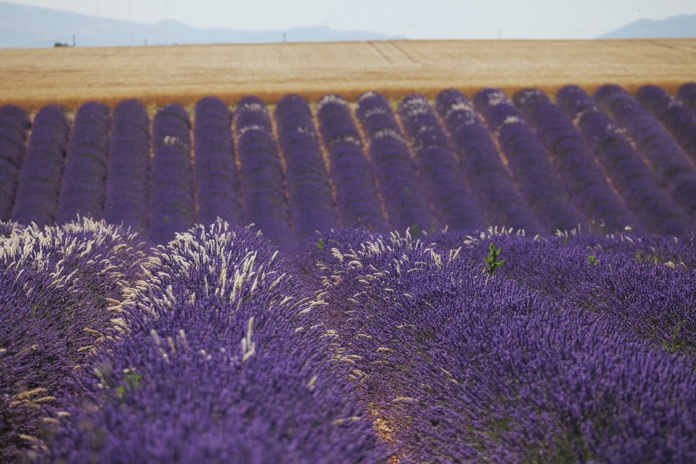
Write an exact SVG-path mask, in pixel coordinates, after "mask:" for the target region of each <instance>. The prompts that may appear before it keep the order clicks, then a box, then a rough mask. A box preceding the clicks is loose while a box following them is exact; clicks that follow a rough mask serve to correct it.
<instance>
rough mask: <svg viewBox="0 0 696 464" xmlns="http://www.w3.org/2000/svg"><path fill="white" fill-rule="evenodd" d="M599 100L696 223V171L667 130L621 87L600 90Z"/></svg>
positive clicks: (598, 90)
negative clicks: (624, 129)
mask: <svg viewBox="0 0 696 464" xmlns="http://www.w3.org/2000/svg"><path fill="white" fill-rule="evenodd" d="M595 98H596V100H597V102H598V103H599V105H600V106H601V107H602V108H603V109H605V110H606V111H609V112H611V114H612V116H613V117H614V118H615V119H616V121H617V122H618V123H619V124H621V125H622V126H623V127H625V128H626V129H627V132H628V134H629V135H630V137H631V139H632V140H633V141H634V143H635V145H636V147H637V148H638V150H639V151H640V152H641V153H642V154H643V155H644V156H645V157H646V158H647V160H648V161H649V163H650V165H651V167H652V169H653V170H654V171H655V173H656V174H657V178H658V179H659V181H660V183H661V184H662V185H663V186H664V187H665V189H666V190H667V192H668V193H669V195H670V198H671V199H672V201H673V202H674V204H675V205H677V206H678V207H680V208H682V209H683V210H684V211H685V212H686V214H687V215H688V216H690V217H691V219H692V221H693V220H696V168H694V165H693V163H691V161H690V160H689V159H688V157H687V156H686V154H684V152H683V151H682V149H681V148H680V147H679V145H678V144H677V143H675V141H674V139H673V138H672V137H671V136H670V135H669V133H668V132H667V131H666V130H665V128H664V127H663V126H662V125H661V124H660V122H659V121H658V120H657V119H656V118H655V117H654V116H653V115H651V114H650V113H649V112H648V111H647V110H646V109H645V108H643V107H642V106H641V105H640V104H639V103H638V102H637V101H636V100H635V99H634V98H633V96H631V94H629V93H628V92H627V91H626V90H624V89H623V88H621V87H620V86H618V85H611V84H606V85H603V86H601V87H599V88H598V89H597V90H596V92H595Z"/></svg>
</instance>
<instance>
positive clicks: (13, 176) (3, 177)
mask: <svg viewBox="0 0 696 464" xmlns="http://www.w3.org/2000/svg"><path fill="white" fill-rule="evenodd" d="M29 128H31V122H30V121H29V114H28V113H27V112H26V111H25V110H24V109H22V108H20V107H18V106H14V105H3V106H2V107H0V221H7V220H8V219H9V218H10V215H11V214H12V205H13V203H14V200H15V196H16V195H17V181H18V178H19V172H20V170H21V169H22V164H23V163H24V157H25V153H26V142H27V131H28V130H29Z"/></svg>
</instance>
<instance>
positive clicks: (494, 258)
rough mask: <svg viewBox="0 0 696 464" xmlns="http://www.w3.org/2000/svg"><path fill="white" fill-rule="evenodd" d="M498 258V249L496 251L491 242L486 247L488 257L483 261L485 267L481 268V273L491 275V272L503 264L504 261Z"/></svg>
mask: <svg viewBox="0 0 696 464" xmlns="http://www.w3.org/2000/svg"><path fill="white" fill-rule="evenodd" d="M498 256H500V247H498V249H497V250H496V249H495V245H494V244H493V242H491V244H490V245H489V247H488V256H486V259H484V263H486V267H484V268H483V271H484V272H488V275H493V272H495V270H496V269H497V268H499V267H500V266H502V265H503V263H504V262H505V260H504V259H501V260H499V259H498Z"/></svg>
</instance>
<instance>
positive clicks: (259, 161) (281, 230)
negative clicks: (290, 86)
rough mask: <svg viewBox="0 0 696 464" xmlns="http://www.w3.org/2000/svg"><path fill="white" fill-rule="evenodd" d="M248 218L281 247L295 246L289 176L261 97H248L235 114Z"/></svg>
mask: <svg viewBox="0 0 696 464" xmlns="http://www.w3.org/2000/svg"><path fill="white" fill-rule="evenodd" d="M234 118H235V119H234V126H235V136H236V138H237V150H238V155H239V162H240V164H241V167H240V179H241V187H242V196H243V197H244V207H245V210H246V220H247V222H249V223H252V224H254V225H255V226H256V227H258V228H259V229H260V230H262V231H263V233H264V234H265V235H266V236H267V237H268V238H269V239H271V240H272V241H273V242H274V243H276V244H277V245H278V246H279V247H280V248H281V249H283V250H288V249H290V248H292V246H293V240H292V239H293V232H292V227H291V225H290V224H291V222H290V213H289V210H288V203H287V198H286V195H285V179H284V177H283V168H282V166H281V164H280V156H279V154H278V147H277V145H276V140H275V137H274V135H273V126H272V125H271V119H270V116H269V114H268V109H267V108H266V105H265V104H264V103H263V101H262V100H261V99H260V98H258V97H244V98H242V99H241V100H239V102H238V103H237V108H236V110H235V117H234Z"/></svg>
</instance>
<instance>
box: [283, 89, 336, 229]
mask: <svg viewBox="0 0 696 464" xmlns="http://www.w3.org/2000/svg"><path fill="white" fill-rule="evenodd" d="M274 116H275V122H276V126H277V130H278V143H279V145H280V151H281V152H282V155H283V159H284V160H285V178H286V181H287V185H288V200H289V206H290V213H291V217H292V222H293V224H294V225H295V235H296V239H297V240H303V239H305V238H307V237H312V236H313V235H314V234H315V232H317V231H318V232H326V231H329V230H331V229H333V228H336V227H338V225H339V222H338V216H337V214H336V207H335V205H334V201H333V197H332V194H331V187H330V185H329V180H328V176H327V174H326V167H325V166H324V158H323V156H322V152H321V145H320V142H319V138H318V137H317V132H316V129H315V127H314V120H313V118H312V110H311V109H310V107H309V104H308V103H307V101H306V100H305V99H304V98H302V97H301V96H299V95H296V94H288V95H285V96H284V97H283V98H281V99H280V101H278V104H277V106H276V108H275V111H274Z"/></svg>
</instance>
